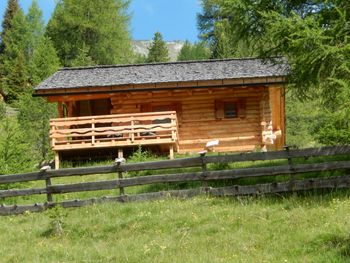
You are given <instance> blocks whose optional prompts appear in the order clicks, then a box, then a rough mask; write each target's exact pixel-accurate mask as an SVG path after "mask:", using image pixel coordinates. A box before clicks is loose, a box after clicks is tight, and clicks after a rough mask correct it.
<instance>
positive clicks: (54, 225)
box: [44, 205, 68, 237]
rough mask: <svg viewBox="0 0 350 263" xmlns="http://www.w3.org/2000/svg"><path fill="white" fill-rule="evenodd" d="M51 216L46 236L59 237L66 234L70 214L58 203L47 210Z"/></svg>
mask: <svg viewBox="0 0 350 263" xmlns="http://www.w3.org/2000/svg"><path fill="white" fill-rule="evenodd" d="M47 214H48V217H49V218H50V223H49V228H48V230H47V231H46V232H45V233H44V236H49V237H50V236H51V237H59V236H62V235H63V234H64V224H65V222H64V221H65V219H66V218H67V216H68V212H67V210H66V209H64V208H63V207H62V206H60V205H56V206H54V207H52V208H50V210H49V211H48V212H47Z"/></svg>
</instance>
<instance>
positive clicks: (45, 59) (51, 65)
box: [29, 36, 60, 85]
mask: <svg viewBox="0 0 350 263" xmlns="http://www.w3.org/2000/svg"><path fill="white" fill-rule="evenodd" d="M30 62H31V63H30V67H29V74H30V80H31V83H32V85H37V84H39V83H40V82H41V81H43V80H44V79H46V78H48V77H49V76H50V75H52V74H53V73H55V72H56V71H57V70H58V68H59V67H60V61H59V58H58V56H57V53H56V50H55V48H54V47H53V44H52V42H51V40H50V39H49V38H47V37H45V36H43V37H42V38H41V39H40V42H39V43H38V44H37V45H36V47H35V49H34V52H33V55H32V58H31V60H30Z"/></svg>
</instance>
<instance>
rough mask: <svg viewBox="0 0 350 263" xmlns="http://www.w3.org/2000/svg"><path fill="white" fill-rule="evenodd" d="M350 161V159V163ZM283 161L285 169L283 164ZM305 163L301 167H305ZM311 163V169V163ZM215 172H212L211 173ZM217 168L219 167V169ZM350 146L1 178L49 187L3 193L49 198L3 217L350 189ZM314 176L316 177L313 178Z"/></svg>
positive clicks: (0, 210)
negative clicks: (90, 178)
mask: <svg viewBox="0 0 350 263" xmlns="http://www.w3.org/2000/svg"><path fill="white" fill-rule="evenodd" d="M337 155H342V156H345V158H344V157H343V159H345V160H341V161H332V160H327V161H324V160H317V159H316V160H315V161H313V162H311V163H307V161H308V159H309V158H313V157H325V156H327V157H329V156H337ZM348 157H349V158H348ZM273 160H277V162H276V163H274V164H273V165H271V164H265V163H264V161H273ZM278 160H281V161H282V163H279V161H278ZM296 160H298V163H294V162H296ZM251 161H253V162H254V161H262V162H261V163H262V164H263V166H262V167H246V168H236V169H232V168H230V169H226V170H215V169H214V170H211V169H212V167H210V165H214V166H215V164H224V163H236V162H237V163H238V162H251ZM301 161H302V162H304V163H300V162H301ZM305 162H306V163H305ZM191 167H197V169H199V171H194V172H188V171H184V172H175V173H169V172H166V171H163V172H162V174H157V175H148V176H135V177H128V178H123V174H126V173H130V172H136V173H137V172H140V171H157V170H162V169H178V168H191ZM209 168H210V169H209ZM214 168H215V167H214ZM338 170H341V171H343V172H344V174H345V175H343V176H332V177H329V178H328V177H327V178H322V177H320V178H318V177H317V178H311V179H303V180H296V178H295V176H296V175H300V174H307V173H315V172H316V173H321V172H324V171H338ZM108 173H115V174H116V175H118V176H117V177H116V179H113V180H105V181H96V182H78V183H71V184H52V182H51V179H52V178H62V177H71V176H87V175H92V174H108ZM346 173H350V146H336V147H322V148H310V149H303V150H289V149H288V148H286V150H284V151H276V152H265V153H244V154H227V155H213V156H198V157H191V158H182V159H175V160H166V161H156V162H144V163H126V164H120V163H116V164H114V165H110V166H100V167H85V168H69V169H61V170H46V171H45V170H44V171H39V172H32V173H26V174H13V175H0V187H1V186H2V185H7V184H11V183H23V182H29V181H40V180H42V181H45V186H44V187H38V188H23V189H12V188H10V189H6V190H0V198H1V199H3V200H5V201H6V198H10V197H11V198H12V197H20V196H29V195H40V194H46V195H47V202H46V203H44V204H33V205H1V206H0V215H8V214H18V213H23V212H24V211H33V212H35V211H42V210H45V209H46V208H49V207H51V206H54V205H56V204H60V205H62V206H63V207H74V206H83V205H87V204H91V203H100V202H104V201H106V202H112V201H118V202H125V201H134V200H150V199H155V198H163V197H166V196H177V197H186V196H187V197H190V196H193V195H198V194H201V193H206V194H210V195H213V196H225V195H227V196H235V195H247V194H268V193H280V192H288V191H300V190H309V189H323V188H346V187H350V175H346ZM276 176H287V177H288V178H289V179H287V181H280V182H273V183H267V184H254V185H233V186H225V187H217V188H210V187H208V182H210V181H219V180H233V179H234V180H236V179H244V178H261V177H273V178H276ZM313 176H314V175H313ZM194 181H200V182H202V187H200V188H197V189H186V190H171V191H165V192H164V191H161V192H156V193H144V194H137V195H125V194H124V189H125V188H126V187H131V186H140V185H151V184H159V183H176V182H177V183H179V182H194ZM111 189H119V190H120V196H116V197H105V198H99V199H98V198H93V199H88V200H71V201H65V202H59V203H58V202H53V196H54V195H57V194H65V193H75V192H85V191H100V190H111Z"/></svg>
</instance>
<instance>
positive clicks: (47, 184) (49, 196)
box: [45, 177, 53, 203]
mask: <svg viewBox="0 0 350 263" xmlns="http://www.w3.org/2000/svg"><path fill="white" fill-rule="evenodd" d="M45 183H46V191H47V188H48V187H49V186H51V178H50V177H48V178H46V179H45ZM46 196H47V202H49V203H51V202H53V198H52V194H50V193H47V194H46Z"/></svg>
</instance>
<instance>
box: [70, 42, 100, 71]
mask: <svg viewBox="0 0 350 263" xmlns="http://www.w3.org/2000/svg"><path fill="white" fill-rule="evenodd" d="M71 64H72V66H73V67H82V66H93V65H96V63H95V62H94V61H93V60H92V58H91V57H90V56H89V49H88V48H87V47H86V46H85V45H83V47H82V49H80V50H79V51H78V54H77V57H76V58H75V59H73V60H72V63H71Z"/></svg>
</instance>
